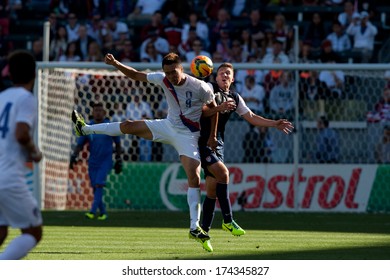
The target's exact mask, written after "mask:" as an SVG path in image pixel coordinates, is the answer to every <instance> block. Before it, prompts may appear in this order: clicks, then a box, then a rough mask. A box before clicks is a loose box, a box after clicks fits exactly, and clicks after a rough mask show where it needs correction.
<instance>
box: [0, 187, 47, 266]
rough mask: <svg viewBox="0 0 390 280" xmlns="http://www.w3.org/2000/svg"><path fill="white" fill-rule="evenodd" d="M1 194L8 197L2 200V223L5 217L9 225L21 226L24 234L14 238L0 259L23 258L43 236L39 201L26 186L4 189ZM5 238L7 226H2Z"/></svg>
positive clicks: (0, 255)
mask: <svg viewBox="0 0 390 280" xmlns="http://www.w3.org/2000/svg"><path fill="white" fill-rule="evenodd" d="M5 194H6V195H5ZM1 195H3V196H4V195H5V197H7V199H6V200H3V199H1V198H0V200H1V201H2V215H1V217H2V224H3V219H5V220H7V221H8V223H9V225H10V226H12V227H15V228H20V229H21V232H22V234H21V235H19V236H18V237H16V238H14V239H13V240H12V241H11V242H10V243H9V244H8V246H7V247H6V248H5V250H4V252H3V253H1V254H0V260H17V259H21V258H23V257H24V256H26V255H27V254H28V252H29V251H31V249H33V248H34V247H35V246H36V245H37V244H38V242H39V241H40V240H41V238H42V216H41V212H40V210H39V208H38V203H37V202H36V200H35V199H34V198H33V196H32V194H31V192H30V191H29V190H28V189H27V187H26V188H9V189H3V190H2V191H1ZM1 228H2V229H1V231H2V233H0V234H1V235H2V236H3V237H4V238H5V236H6V231H4V230H6V228H4V226H2V227H1Z"/></svg>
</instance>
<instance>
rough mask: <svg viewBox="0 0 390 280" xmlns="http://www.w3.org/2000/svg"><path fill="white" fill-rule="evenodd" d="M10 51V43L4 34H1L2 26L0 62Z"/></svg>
mask: <svg viewBox="0 0 390 280" xmlns="http://www.w3.org/2000/svg"><path fill="white" fill-rule="evenodd" d="M10 49H11V45H10V42H8V40H7V39H6V36H5V34H4V33H3V26H1V25H0V61H1V60H3V59H5V58H6V57H7V56H8V53H9V51H10ZM0 69H1V68H0Z"/></svg>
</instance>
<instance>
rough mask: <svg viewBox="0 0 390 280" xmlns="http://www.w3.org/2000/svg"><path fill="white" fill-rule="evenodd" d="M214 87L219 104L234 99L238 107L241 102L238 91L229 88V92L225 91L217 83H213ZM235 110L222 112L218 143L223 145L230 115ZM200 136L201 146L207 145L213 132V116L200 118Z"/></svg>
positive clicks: (219, 122)
mask: <svg viewBox="0 0 390 280" xmlns="http://www.w3.org/2000/svg"><path fill="white" fill-rule="evenodd" d="M211 84H212V86H213V89H214V94H215V101H216V103H217V105H220V104H222V103H223V102H225V101H227V100H229V99H233V100H234V101H235V102H236V107H237V106H238V103H239V95H238V93H237V92H235V91H232V90H229V91H228V92H224V91H223V90H221V89H220V88H219V87H218V84H217V83H211ZM233 112H234V110H232V111H229V112H220V113H219V118H218V127H217V139H218V145H222V146H223V141H224V139H225V126H226V123H227V122H228V120H229V118H230V115H231V114H232V113H233ZM200 127H201V130H200V138H199V146H206V145H207V140H208V139H209V136H210V132H211V118H204V117H202V118H201V120H200Z"/></svg>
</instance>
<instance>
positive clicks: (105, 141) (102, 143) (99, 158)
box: [77, 120, 120, 166]
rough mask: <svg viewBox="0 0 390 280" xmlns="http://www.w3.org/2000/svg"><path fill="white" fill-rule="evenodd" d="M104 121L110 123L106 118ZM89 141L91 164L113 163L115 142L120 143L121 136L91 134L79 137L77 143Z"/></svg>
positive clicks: (82, 143)
mask: <svg viewBox="0 0 390 280" xmlns="http://www.w3.org/2000/svg"><path fill="white" fill-rule="evenodd" d="M104 122H105V123H108V122H109V121H108V120H104ZM90 124H95V122H94V121H92V122H91V123H90ZM87 142H89V159H88V164H89V165H90V166H96V165H101V164H109V163H110V164H111V165H112V153H113V142H114V143H119V142H120V138H119V136H109V135H104V134H90V135H86V136H81V137H79V138H78V140H77V145H79V146H84V145H85V144H86V143H87Z"/></svg>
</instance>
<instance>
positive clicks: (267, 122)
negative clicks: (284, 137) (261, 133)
mask: <svg viewBox="0 0 390 280" xmlns="http://www.w3.org/2000/svg"><path fill="white" fill-rule="evenodd" d="M242 117H243V118H244V119H245V120H246V121H247V122H249V123H250V124H251V125H254V126H265V127H275V128H277V129H278V130H280V131H283V132H284V133H286V134H289V133H291V132H292V131H293V129H294V126H293V124H292V123H291V122H289V121H288V120H286V119H279V120H271V119H267V118H263V117H261V116H258V115H256V114H254V113H253V112H251V111H249V112H248V113H246V114H244V115H243V116H242Z"/></svg>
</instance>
